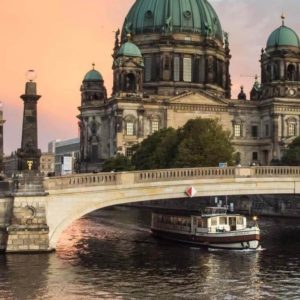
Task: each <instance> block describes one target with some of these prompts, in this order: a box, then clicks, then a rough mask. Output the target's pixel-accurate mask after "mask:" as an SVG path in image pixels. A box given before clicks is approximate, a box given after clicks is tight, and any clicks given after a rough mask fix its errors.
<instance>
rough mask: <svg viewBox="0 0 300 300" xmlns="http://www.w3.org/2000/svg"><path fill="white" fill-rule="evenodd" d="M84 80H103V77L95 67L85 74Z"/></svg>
mask: <svg viewBox="0 0 300 300" xmlns="http://www.w3.org/2000/svg"><path fill="white" fill-rule="evenodd" d="M83 81H103V77H102V75H101V74H100V72H98V71H97V70H95V69H92V70H90V71H89V72H87V73H86V75H85V76H84V79H83Z"/></svg>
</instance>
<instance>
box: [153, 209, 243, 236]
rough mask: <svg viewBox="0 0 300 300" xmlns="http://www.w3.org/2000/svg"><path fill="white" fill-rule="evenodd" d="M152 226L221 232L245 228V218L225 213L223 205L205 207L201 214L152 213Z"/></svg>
mask: <svg viewBox="0 0 300 300" xmlns="http://www.w3.org/2000/svg"><path fill="white" fill-rule="evenodd" d="M152 226H153V227H154V228H159V229H165V230H168V231H177V232H189V233H190V234H197V233H200V234H201V233H202V234H203V233H221V232H229V231H236V230H242V229H245V228H246V227H247V219H246V217H244V216H241V215H238V214H227V209H226V208H224V207H207V208H206V209H205V211H204V213H203V214H201V215H191V216H185V215H173V214H159V213H153V214H152Z"/></svg>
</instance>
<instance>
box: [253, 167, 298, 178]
mask: <svg viewBox="0 0 300 300" xmlns="http://www.w3.org/2000/svg"><path fill="white" fill-rule="evenodd" d="M299 175H300V167H255V168H254V176H256V177H261V176H263V177H272V176H299Z"/></svg>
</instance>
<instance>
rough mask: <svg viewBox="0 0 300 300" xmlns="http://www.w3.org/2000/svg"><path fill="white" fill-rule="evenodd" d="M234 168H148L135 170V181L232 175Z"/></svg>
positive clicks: (233, 174)
mask: <svg viewBox="0 0 300 300" xmlns="http://www.w3.org/2000/svg"><path fill="white" fill-rule="evenodd" d="M234 176H235V168H234V167H229V168H185V169H169V170H150V171H141V172H136V174H135V182H137V183H139V182H154V181H164V180H177V179H191V178H211V177H213V178H216V177H234Z"/></svg>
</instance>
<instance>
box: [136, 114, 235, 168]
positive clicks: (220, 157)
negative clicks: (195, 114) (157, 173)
mask: <svg viewBox="0 0 300 300" xmlns="http://www.w3.org/2000/svg"><path fill="white" fill-rule="evenodd" d="M233 151H234V149H233V147H232V145H231V141H230V133H229V132H228V131H224V130H223V129H222V127H221V125H220V124H219V123H218V122H217V121H216V120H213V119H201V118H198V119H194V120H190V121H188V122H187V123H186V124H185V125H184V126H183V127H182V128H179V129H178V130H175V129H172V128H168V129H163V130H160V131H158V132H155V133H154V134H153V135H151V136H149V137H148V138H147V139H145V140H144V141H143V142H142V143H141V144H140V145H139V146H138V149H137V151H136V153H135V154H134V155H133V157H132V163H133V165H134V166H135V168H136V169H137V170H149V169H162V168H175V167H180V168H181V167H209V166H218V164H219V162H227V163H228V164H229V165H230V164H232V163H233Z"/></svg>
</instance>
